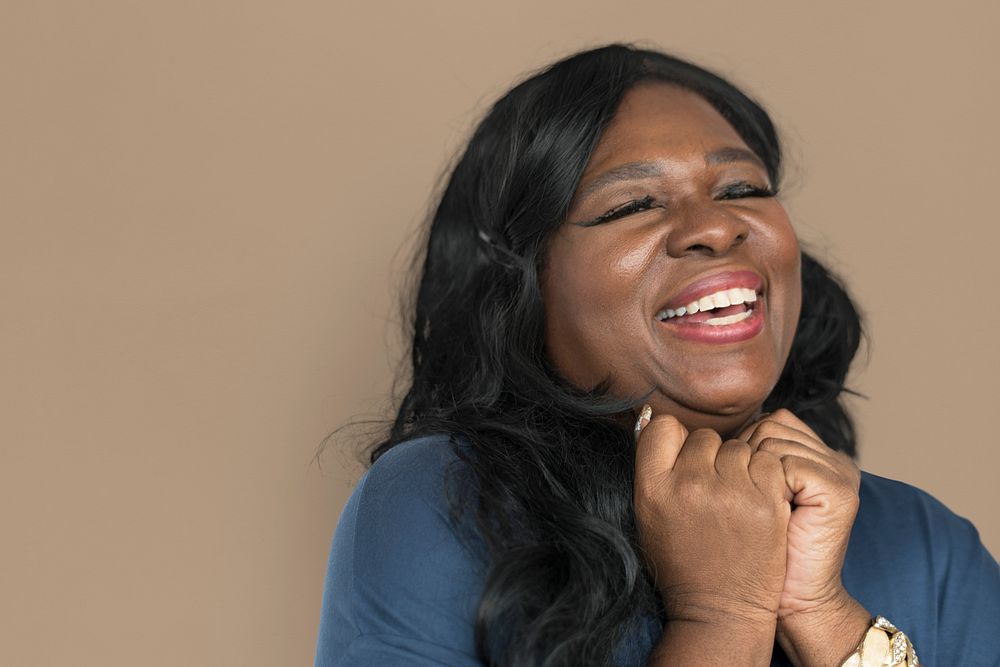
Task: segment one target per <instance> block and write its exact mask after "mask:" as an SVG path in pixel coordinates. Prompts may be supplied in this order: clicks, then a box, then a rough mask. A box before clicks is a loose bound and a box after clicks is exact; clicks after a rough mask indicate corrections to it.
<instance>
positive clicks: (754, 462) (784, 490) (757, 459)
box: [747, 451, 792, 501]
mask: <svg viewBox="0 0 1000 667" xmlns="http://www.w3.org/2000/svg"><path fill="white" fill-rule="evenodd" d="M747 471H748V472H749V474H750V480H751V481H752V482H753V483H754V486H756V487H757V490H759V491H760V492H761V493H762V494H764V495H765V496H767V497H768V498H772V499H774V500H776V501H777V500H784V501H791V500H792V492H791V489H789V488H788V483H787V482H786V481H785V470H784V467H783V466H782V464H781V459H780V458H778V457H777V456H775V455H774V454H772V453H771V452H762V451H756V452H754V453H753V454H751V455H750V463H749V464H748V465H747Z"/></svg>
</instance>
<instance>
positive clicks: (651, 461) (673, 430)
mask: <svg viewBox="0 0 1000 667" xmlns="http://www.w3.org/2000/svg"><path fill="white" fill-rule="evenodd" d="M687 437H688V430H687V429H686V428H684V425H683V424H681V423H680V422H679V421H678V420H677V418H676V417H674V416H672V415H654V416H653V417H652V418H651V419H650V420H649V423H648V424H646V426H645V427H643V428H642V430H641V432H640V433H639V441H638V442H637V443H636V445H635V474H636V478H639V477H640V476H642V475H655V474H662V473H666V472H669V471H670V470H672V469H673V467H674V463H675V462H676V461H677V454H678V453H679V452H680V451H681V447H682V446H683V445H684V441H685V440H686V439H687Z"/></svg>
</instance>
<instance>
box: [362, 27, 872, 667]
mask: <svg viewBox="0 0 1000 667" xmlns="http://www.w3.org/2000/svg"><path fill="white" fill-rule="evenodd" d="M649 80H656V81H664V82H669V83H672V84H675V85H679V86H682V87H684V88H687V89H689V90H691V91H693V92H695V93H697V94H699V95H701V96H702V97H703V98H705V99H706V100H707V101H708V102H709V103H710V104H712V106H713V107H714V108H715V109H716V110H718V112H719V113H720V114H721V115H722V116H723V117H725V118H726V120H727V121H728V122H729V123H730V124H731V125H732V126H733V128H734V129H735V130H736V131H737V132H738V133H739V135H740V136H741V137H742V138H743V140H744V141H745V143H746V144H747V146H749V147H750V149H751V150H753V151H754V152H755V153H756V154H757V155H758V156H759V157H760V158H761V160H763V162H764V164H765V166H766V168H767V171H768V174H769V176H770V180H771V182H772V183H773V184H774V185H775V187H777V185H778V183H779V182H780V174H781V147H780V145H779V142H778V137H777V133H776V132H775V129H774V126H773V124H772V122H771V120H770V118H769V117H768V115H767V113H766V112H765V111H764V110H763V109H762V108H761V107H760V106H759V105H758V104H757V103H756V102H754V101H753V100H752V99H750V98H749V97H748V96H747V95H745V94H744V93H743V92H741V91H740V90H738V89H737V88H736V87H734V86H733V85H732V84H730V83H729V82H727V81H725V80H724V79H722V78H721V77H719V76H717V75H716V74H713V73H711V72H709V71H706V70H704V69H702V68H700V67H697V66H695V65H693V64H691V63H689V62H686V61H684V60H681V59H678V58H675V57H671V56H669V55H665V54H663V53H659V52H655V51H650V50H643V49H638V48H635V47H632V46H630V45H622V44H613V45H609V46H605V47H602V48H597V49H593V50H589V51H585V52H582V53H578V54H576V55H573V56H571V57H569V58H566V59H564V60H562V61H560V62H557V63H555V64H554V65H552V66H550V67H548V68H547V69H545V70H543V71H541V72H539V73H537V74H535V75H534V76H531V77H530V78H528V79H527V80H525V81H523V82H522V83H520V84H519V85H517V86H516V87H515V88H513V89H512V90H511V91H510V92H508V93H507V94H506V95H504V96H503V97H502V98H501V99H500V100H499V101H497V102H496V103H495V104H494V105H493V106H492V108H491V109H490V110H489V112H488V113H487V114H486V116H485V117H484V118H483V120H482V121H481V122H480V124H479V125H478V127H477V128H476V130H475V131H474V133H473V135H472V138H471V139H470V141H469V143H468V145H467V147H466V149H465V151H464V153H463V154H462V155H461V157H460V159H459V161H458V162H457V164H456V165H455V167H454V169H453V170H452V172H451V174H450V177H449V178H448V179H447V181H446V184H445V187H444V190H443V194H442V195H441V198H440V201H439V203H438V205H437V207H436V210H435V211H434V212H433V214H432V216H431V219H430V224H429V226H428V229H427V236H426V242H425V243H424V244H422V245H421V248H422V252H421V254H420V256H419V257H418V260H417V262H418V263H417V265H416V266H415V267H414V268H415V276H416V278H417V282H416V290H415V294H414V295H413V299H412V302H411V303H410V304H409V309H410V310H409V317H408V319H407V321H406V325H405V326H406V328H407V331H406V335H407V338H408V339H409V340H410V346H409V362H410V363H409V368H408V369H406V372H405V373H404V374H403V375H402V376H401V379H400V382H401V383H402V384H403V385H405V386H406V390H405V394H404V395H403V396H402V399H401V403H400V405H399V409H398V412H397V414H396V416H395V419H394V421H393V423H392V426H391V429H390V432H389V434H388V436H387V438H386V439H384V440H382V441H380V442H378V443H376V444H375V445H374V446H373V448H372V450H371V452H370V460H371V462H372V463H374V461H375V460H377V459H378V457H379V456H380V455H382V454H384V453H385V452H386V451H388V450H389V449H390V448H392V447H393V446H394V445H396V444H398V443H400V442H402V441H404V440H408V439H410V438H414V437H418V436H421V435H426V434H431V433H448V434H451V435H452V436H453V438H452V443H453V445H454V447H455V449H456V451H457V452H458V454H459V456H460V457H461V458H462V459H463V461H465V463H466V464H467V468H468V471H469V472H470V473H471V479H472V481H473V485H472V487H471V488H473V489H474V493H475V497H474V499H473V500H474V502H473V503H471V506H472V507H473V514H474V517H473V518H474V524H473V525H474V526H475V527H476V531H477V534H478V535H479V537H480V538H481V540H482V543H483V544H484V545H485V547H486V548H487V550H488V554H487V555H488V562H489V566H488V571H487V575H486V581H485V588H484V592H483V594H482V597H481V599H480V601H479V604H478V609H477V612H476V619H475V628H476V644H477V649H478V651H479V653H480V657H481V658H482V660H483V661H484V662H485V663H486V664H489V665H518V666H521V665H525V666H527V665H538V666H543V665H544V666H546V667H555V666H556V665H604V664H608V663H609V662H610V660H611V657H612V652H613V649H614V647H615V646H616V645H617V643H618V641H619V640H620V639H621V637H622V636H623V634H624V633H625V632H626V631H627V630H628V628H629V627H632V626H631V624H633V623H636V622H638V620H639V619H640V618H641V617H642V616H643V615H644V614H662V606H661V605H660V604H659V601H658V599H657V594H656V591H655V587H654V586H653V585H652V583H651V581H650V579H649V577H648V575H647V573H646V572H645V570H644V566H643V559H642V556H641V553H640V551H639V547H638V540H637V536H636V531H635V523H634V515H633V509H632V481H633V474H634V470H633V456H634V443H633V441H632V437H631V434H630V432H629V431H628V430H627V429H626V428H624V427H623V426H622V422H621V419H620V418H618V417H620V415H621V414H622V413H623V412H626V411H628V410H632V409H633V408H634V407H635V404H634V402H633V401H628V400H624V399H621V398H615V397H612V396H610V395H608V393H607V391H606V387H598V388H596V389H594V390H590V391H583V390H580V389H578V388H575V387H573V386H571V385H570V384H569V383H567V382H566V381H565V380H564V379H563V378H561V377H560V376H559V374H558V373H557V372H555V370H554V369H553V367H552V366H551V364H550V362H549V360H548V359H547V357H546V354H545V349H544V326H545V308H544V304H543V303H542V297H541V291H540V288H539V274H540V271H541V270H542V268H543V267H542V263H543V258H544V252H545V248H546V241H547V239H548V238H549V236H550V235H551V234H552V233H553V232H554V231H555V230H556V229H557V228H558V226H559V225H560V224H561V223H562V222H563V221H564V220H565V217H566V214H567V211H568V207H569V204H570V201H571V199H572V197H573V194H574V192H575V190H576V187H577V184H578V182H579V180H580V176H581V174H582V173H583V170H584V167H585V165H586V164H587V161H588V159H589V157H590V155H591V152H592V150H593V149H594V146H595V145H596V143H597V141H598V139H599V138H600V136H601V133H602V131H603V130H604V128H605V127H606V126H607V125H608V123H609V121H610V120H611V118H612V116H613V115H614V113H615V111H616V109H617V107H618V105H619V103H620V101H621V99H622V97H623V95H624V94H625V93H626V91H628V90H629V89H630V88H631V87H632V86H634V85H636V84H637V83H639V82H642V81H649ZM802 290H803V299H802V310H801V315H800V319H799V322H798V328H797V330H796V334H795V338H794V341H793V344H792V348H791V352H790V354H789V358H788V360H787V363H786V365H785V368H784V369H783V372H782V374H781V376H780V379H779V381H778V383H777V385H776V386H775V387H774V389H773V392H772V393H771V394H770V396H769V397H768V399H767V401H766V402H765V404H764V409H765V410H774V409H777V408H779V407H786V408H788V409H790V410H792V411H793V412H795V413H796V414H797V415H798V416H799V417H800V418H801V419H803V421H805V422H806V423H808V424H809V425H810V426H811V427H812V428H813V429H814V430H815V431H816V432H817V433H818V434H819V435H820V436H821V437H822V438H823V440H824V441H825V442H826V443H827V444H828V445H829V446H831V447H832V448H834V449H838V450H840V451H844V452H847V453H849V454H851V455H852V456H853V455H854V453H855V432H854V427H853V424H852V421H851V417H850V415H849V414H848V412H847V410H846V408H845V406H844V405H843V404H842V402H841V398H842V394H843V393H844V392H845V391H849V390H846V389H845V385H844V382H845V378H846V375H847V372H848V369H849V367H850V365H851V361H852V359H853V358H854V356H855V353H856V351H857V349H858V346H859V343H860V342H861V340H862V328H861V322H860V317H859V315H858V312H857V310H856V308H855V307H854V305H853V304H852V302H851V300H850V298H849V296H848V295H847V293H846V291H845V289H844V287H843V286H842V285H841V283H840V282H839V281H838V280H837V279H836V278H835V277H834V276H833V275H832V274H831V273H830V272H829V271H828V270H827V269H825V268H824V267H823V265H822V264H820V263H819V262H818V261H816V260H815V259H814V258H812V257H810V256H809V255H808V254H806V253H805V252H803V254H802ZM459 443H461V446H459ZM453 500H454V506H455V509H456V513H459V512H460V510H459V507H461V506H463V505H465V503H463V502H462V501H461V500H459V499H453Z"/></svg>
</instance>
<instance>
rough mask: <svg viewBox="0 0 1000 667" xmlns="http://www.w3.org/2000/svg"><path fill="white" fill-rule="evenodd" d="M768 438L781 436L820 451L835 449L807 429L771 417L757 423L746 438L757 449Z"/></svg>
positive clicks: (825, 451)
mask: <svg viewBox="0 0 1000 667" xmlns="http://www.w3.org/2000/svg"><path fill="white" fill-rule="evenodd" d="M767 438H781V439H784V440H792V441H795V442H800V443H802V444H803V445H806V446H807V447H809V448H811V449H813V450H815V451H816V452H820V453H829V452H832V451H833V450H831V449H830V448H829V447H827V446H826V444H824V443H823V441H822V440H819V439H818V438H815V437H813V436H812V435H810V434H809V433H806V432H805V431H800V430H799V429H797V428H794V427H792V426H789V425H788V424H785V423H782V422H779V421H776V420H772V419H771V418H770V417H768V418H767V419H765V420H764V421H762V422H759V423H757V424H755V425H754V427H753V430H752V432H751V433H749V435H748V436H747V437H746V438H745V440H746V441H747V442H748V443H750V446H751V447H753V448H754V449H757V447H758V446H759V445H760V443H761V442H762V441H764V440H766V439H767Z"/></svg>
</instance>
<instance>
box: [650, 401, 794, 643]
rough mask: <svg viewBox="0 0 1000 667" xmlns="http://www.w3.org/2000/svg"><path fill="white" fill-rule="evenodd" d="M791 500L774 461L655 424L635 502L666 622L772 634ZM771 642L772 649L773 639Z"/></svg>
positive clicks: (669, 423)
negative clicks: (689, 623)
mask: <svg viewBox="0 0 1000 667" xmlns="http://www.w3.org/2000/svg"><path fill="white" fill-rule="evenodd" d="M790 499H791V493H790V492H789V490H788V487H787V484H786V482H785V474H784V471H783V469H782V465H781V460H780V459H779V458H778V457H777V456H775V455H774V454H771V453H769V452H766V451H757V452H752V450H751V447H750V445H748V444H747V443H746V442H744V441H742V440H729V441H726V442H723V441H722V439H721V438H720V436H719V434H718V433H716V432H715V431H712V430H709V429H700V430H697V431H694V432H693V433H688V431H687V429H686V428H684V426H683V425H682V424H681V423H680V422H679V421H678V420H677V419H675V418H674V417H671V416H669V415H660V416H654V417H653V418H652V420H651V421H650V422H649V423H648V424H647V425H646V426H645V428H643V429H642V431H641V432H640V433H639V436H638V442H637V444H636V465H635V487H634V496H633V502H634V506H635V515H636V522H637V527H638V531H639V540H640V543H641V546H642V548H643V552H644V555H645V558H646V560H647V565H648V567H649V569H650V572H651V573H652V575H653V577H654V581H655V584H656V586H657V588H658V590H659V591H660V595H661V596H662V598H663V602H664V605H665V608H666V612H667V619H668V625H669V624H670V623H673V622H675V621H681V622H683V621H692V622H695V623H698V624H705V623H707V624H710V625H711V626H714V627H715V628H718V629H729V630H732V629H741V628H742V629H747V628H748V629H751V630H752V629H764V628H767V627H770V628H773V627H774V624H775V623H776V617H777V610H778V602H779V599H780V597H781V592H782V586H783V583H784V578H785V549H786V529H787V526H788V519H789V516H790V514H791V506H790V504H789V501H790ZM765 639H767V641H768V646H769V645H770V642H771V641H772V640H773V634H772V635H771V636H770V637H766V638H765Z"/></svg>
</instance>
